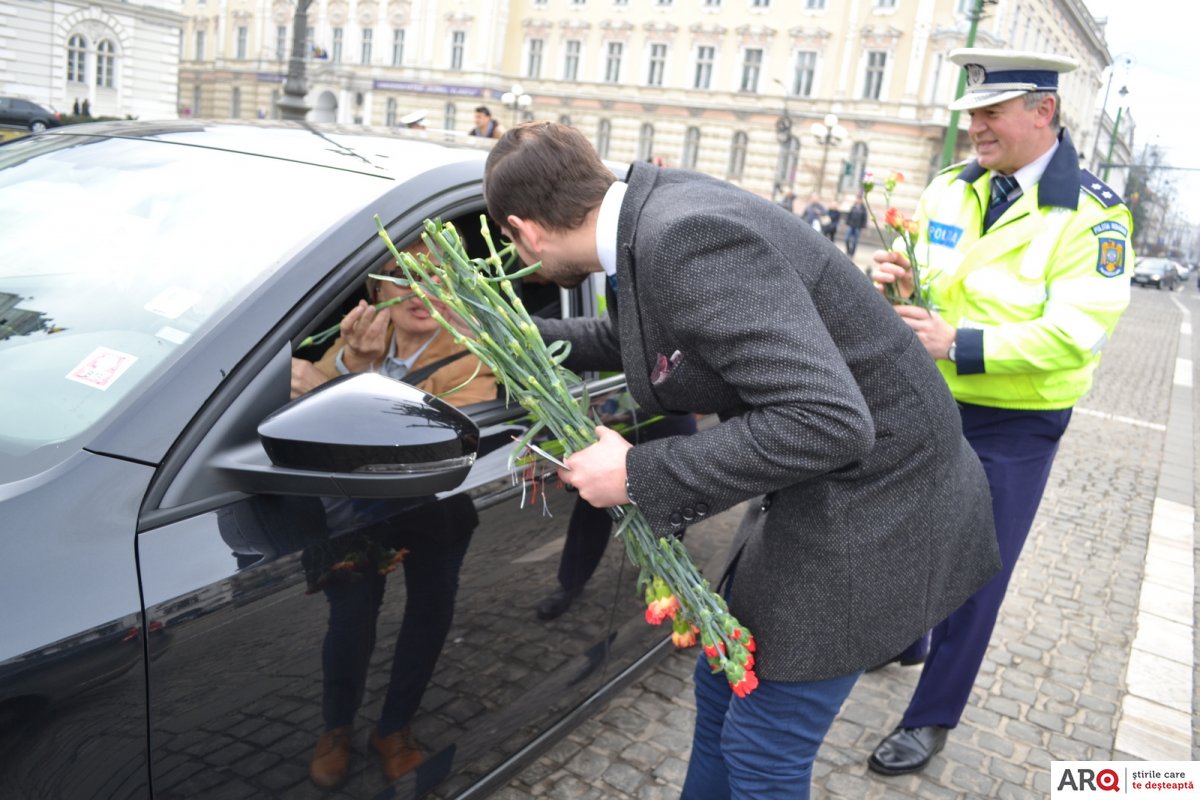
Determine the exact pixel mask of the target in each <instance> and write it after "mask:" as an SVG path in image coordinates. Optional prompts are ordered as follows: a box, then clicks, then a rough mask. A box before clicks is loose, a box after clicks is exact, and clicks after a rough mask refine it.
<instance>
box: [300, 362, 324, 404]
mask: <svg viewBox="0 0 1200 800" xmlns="http://www.w3.org/2000/svg"><path fill="white" fill-rule="evenodd" d="M328 380H329V378H328V376H326V375H325V373H323V372H321V370H319V369H317V368H316V366H315V365H314V364H313V363H312V362H311V361H305V360H304V359H303V358H293V359H292V399H293V400H295V399H296V398H297V397H299V396H300V395H302V394H304V393H305V392H311V391H312V390H313V389H315V388H317V387H318V386H320V385H321V384H323V383H325V382H327V381H328Z"/></svg>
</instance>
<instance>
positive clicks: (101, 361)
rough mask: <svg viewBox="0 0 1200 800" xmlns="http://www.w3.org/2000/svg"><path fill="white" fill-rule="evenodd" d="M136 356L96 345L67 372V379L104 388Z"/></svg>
mask: <svg viewBox="0 0 1200 800" xmlns="http://www.w3.org/2000/svg"><path fill="white" fill-rule="evenodd" d="M135 361H137V356H131V355H129V354H128V353H122V352H119V351H117V350H113V349H111V348H108V347H97V348H96V349H95V350H93V351H92V354H91V355H89V356H88V357H87V358H85V359H84V360H83V361H81V362H80V363H79V366H77V367H76V368H75V369H73V370H71V371H70V372H68V373H67V380H69V381H75V382H76V383H82V384H84V385H86V386H91V387H93V388H96V389H100V390H105V389H107V388H108V387H109V386H112V385H113V384H114V383H116V381H117V378H119V377H121V376H122V375H124V374H125V370H127V369H129V368H130V367H132V366H133V362H135Z"/></svg>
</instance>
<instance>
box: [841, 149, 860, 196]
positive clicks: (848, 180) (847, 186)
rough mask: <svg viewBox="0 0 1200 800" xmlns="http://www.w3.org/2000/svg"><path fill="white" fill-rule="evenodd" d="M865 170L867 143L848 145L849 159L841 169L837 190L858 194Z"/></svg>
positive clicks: (843, 192)
mask: <svg viewBox="0 0 1200 800" xmlns="http://www.w3.org/2000/svg"><path fill="white" fill-rule="evenodd" d="M866 171H867V143H866V142H855V143H854V144H852V145H851V146H850V160H849V161H847V162H846V166H845V169H844V170H842V180H841V184H840V185H839V186H838V191H839V192H841V193H842V194H855V195H857V194H859V193H860V192H862V176H863V174H864V173H865V172H866Z"/></svg>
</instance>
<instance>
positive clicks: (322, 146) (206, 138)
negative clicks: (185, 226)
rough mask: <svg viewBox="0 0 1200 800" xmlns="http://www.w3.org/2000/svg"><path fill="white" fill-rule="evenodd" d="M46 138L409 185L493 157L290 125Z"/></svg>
mask: <svg viewBox="0 0 1200 800" xmlns="http://www.w3.org/2000/svg"><path fill="white" fill-rule="evenodd" d="M41 135H43V136H86V137H104V138H127V139H140V140H152V141H159V142H164V143H170V144H179V145H188V146H193V147H205V148H210V149H215V150H225V151H229V152H235V153H243V154H247V155H257V156H262V157H266V158H280V159H284V160H288V161H297V162H301V163H305V164H313V165H317V166H325V167H330V168H333V169H342V170H349V171H352V172H359V173H364V174H368V175H376V176H378V177H381V178H388V179H391V180H396V181H404V180H407V179H409V178H412V177H414V176H416V175H419V174H421V173H423V172H427V171H428V170H430V169H432V168H434V167H437V166H441V165H443V164H450V163H456V162H463V161H480V162H482V161H483V160H484V159H486V158H487V151H488V150H490V149H491V145H492V140H490V139H481V138H479V137H472V136H467V135H465V134H459V133H457V132H455V131H438V130H392V129H387V128H368V127H363V126H361V125H355V126H352V127H351V126H341V125H331V124H314V123H308V122H292V121H283V120H244V121H239V120H162V121H139V120H130V121H117V122H93V123H84V124H81V125H66V126H63V127H61V128H54V129H52V130H49V131H46V132H45V133H43V134H41Z"/></svg>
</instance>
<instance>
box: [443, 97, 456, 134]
mask: <svg viewBox="0 0 1200 800" xmlns="http://www.w3.org/2000/svg"><path fill="white" fill-rule="evenodd" d="M457 116H458V107H457V106H455V105H454V103H446V108H445V111H444V112H443V113H442V122H443V123H444V124H443V125H442V127H443V128H445V129H446V130H448V131H452V130H454V128H455V121H454V120H455V117H457Z"/></svg>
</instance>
